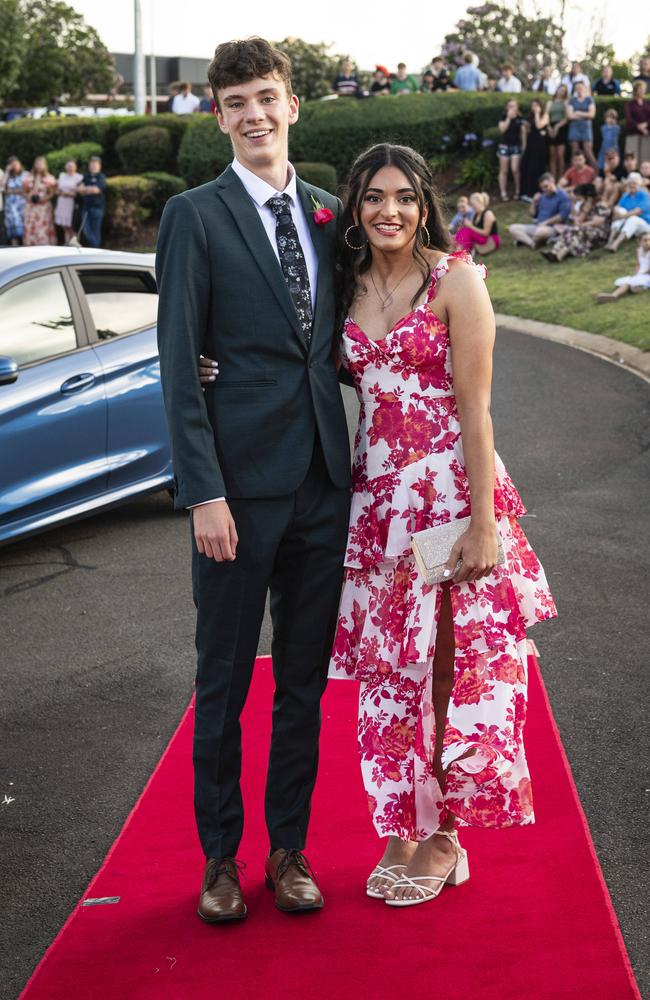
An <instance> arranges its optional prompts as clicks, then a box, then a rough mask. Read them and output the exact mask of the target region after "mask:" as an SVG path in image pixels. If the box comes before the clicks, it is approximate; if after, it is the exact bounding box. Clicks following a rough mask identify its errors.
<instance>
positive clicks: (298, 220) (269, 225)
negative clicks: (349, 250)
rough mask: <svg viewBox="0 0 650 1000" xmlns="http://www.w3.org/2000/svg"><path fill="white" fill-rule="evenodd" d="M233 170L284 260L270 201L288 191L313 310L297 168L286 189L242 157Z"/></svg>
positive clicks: (309, 248) (312, 265)
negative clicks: (278, 187) (246, 164)
mask: <svg viewBox="0 0 650 1000" xmlns="http://www.w3.org/2000/svg"><path fill="white" fill-rule="evenodd" d="M232 169H233V170H234V171H235V173H236V174H237V176H238V177H239V179H240V181H241V182H242V184H243V185H244V187H245V188H246V192H247V194H248V195H249V197H250V199H251V201H252V202H253V204H254V205H255V208H256V209H257V214H258V215H259V217H260V219H261V222H262V225H263V226H264V230H265V232H266V235H267V236H268V238H269V243H270V244H271V247H272V248H273V252H274V253H275V256H276V257H277V258H278V262H279V261H280V252H279V250H278V243H277V240H276V238H275V226H276V221H275V215H274V214H273V212H272V210H271V209H270V208H269V206H268V205H267V204H266V203H267V201H268V200H269V198H274V197H276V196H277V195H279V194H288V195H289V198H290V202H289V205H290V208H291V217H292V219H293V222H294V225H295V227H296V230H297V232H298V239H299V240H300V245H301V247H302V252H303V253H304V255H305V262H306V264H307V274H308V275H309V289H310V291H311V308H312V311H313V310H314V309H315V308H316V283H317V281H318V256H317V254H316V251H315V250H314V244H313V242H312V238H311V233H310V232H309V224H308V222H307V218H306V216H305V212H304V209H303V207H302V203H301V201H300V198H299V197H298V190H297V186H296V171H295V170H294V169H293V167H292V165H291V164H289V174H290V178H289V183H288V184H287V186H286V187H285V189H284V191H277V190H276V189H275V188H274V187H272V186H271V185H270V184H268V183H267V182H266V181H265V180H262V178H261V177H258V176H257V174H254V173H253V171H252V170H249V169H248V168H247V167H244V166H243V165H242V164H241V163H240V162H239V160H237V159H235V160H233V161H232ZM217 378H219V376H218V375H217ZM225 499H226V498H225V497H215V498H214V499H213V500H204V501H203V503H197V504H193V506H192V508H191V509H194V507H203V506H204V505H205V504H206V503H216V502H217V501H219V500H225Z"/></svg>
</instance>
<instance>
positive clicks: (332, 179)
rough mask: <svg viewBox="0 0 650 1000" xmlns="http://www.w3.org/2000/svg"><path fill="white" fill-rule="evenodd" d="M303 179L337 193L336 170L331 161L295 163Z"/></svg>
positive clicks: (331, 192)
mask: <svg viewBox="0 0 650 1000" xmlns="http://www.w3.org/2000/svg"><path fill="white" fill-rule="evenodd" d="M294 167H295V168H296V173H297V174H298V177H300V179H301V180H303V181H306V183H307V184H313V185H314V187H319V188H322V189H323V190H324V191H329V192H330V194H336V170H335V169H334V167H332V166H330V164H329V163H294Z"/></svg>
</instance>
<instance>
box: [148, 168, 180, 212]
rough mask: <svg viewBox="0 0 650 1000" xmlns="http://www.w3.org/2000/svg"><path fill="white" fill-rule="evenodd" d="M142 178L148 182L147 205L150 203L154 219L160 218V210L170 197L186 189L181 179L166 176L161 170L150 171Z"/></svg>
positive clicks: (171, 175)
mask: <svg viewBox="0 0 650 1000" xmlns="http://www.w3.org/2000/svg"><path fill="white" fill-rule="evenodd" d="M142 176H143V177H144V178H145V180H147V181H148V182H149V191H148V193H147V204H148V203H149V201H150V202H151V208H152V214H153V218H154V219H159V218H160V216H161V215H162V210H163V208H164V207H165V202H166V201H167V200H168V199H169V198H171V197H172V195H175V194H180V193H181V191H185V190H186V188H187V184H186V183H185V181H184V180H183V178H182V177H175V176H174V175H173V174H166V173H164V172H163V171H162V170H157V171H151V172H150V173H146V174H143V175H142Z"/></svg>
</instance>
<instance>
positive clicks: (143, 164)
mask: <svg viewBox="0 0 650 1000" xmlns="http://www.w3.org/2000/svg"><path fill="white" fill-rule="evenodd" d="M115 151H116V153H117V155H118V156H119V158H120V163H121V165H122V170H124V172H125V173H127V174H143V173H144V172H145V171H147V170H168V169H169V168H170V167H171V165H172V163H173V161H174V151H173V149H172V140H171V135H170V134H169V132H168V131H167V129H164V128H160V126H159V125H144V126H143V127H142V128H136V129H133V131H131V132H124V134H123V135H121V136H120V137H119V139H118V140H117V142H116V143H115Z"/></svg>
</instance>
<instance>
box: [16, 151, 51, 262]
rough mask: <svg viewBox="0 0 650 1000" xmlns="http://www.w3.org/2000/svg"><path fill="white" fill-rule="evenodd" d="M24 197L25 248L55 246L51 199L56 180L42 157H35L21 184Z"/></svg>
mask: <svg viewBox="0 0 650 1000" xmlns="http://www.w3.org/2000/svg"><path fill="white" fill-rule="evenodd" d="M23 193H24V195H25V235H24V237H23V243H24V245H25V246H26V247H36V246H56V230H55V228H54V209H53V206H52V199H53V198H54V195H55V193H56V180H55V178H54V177H53V176H52V174H51V173H50V172H49V171H48V169H47V160H46V159H45V157H44V156H37V157H36V159H35V160H34V166H33V167H32V170H31V173H29V174H27V176H26V177H25V181H24V183H23Z"/></svg>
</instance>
